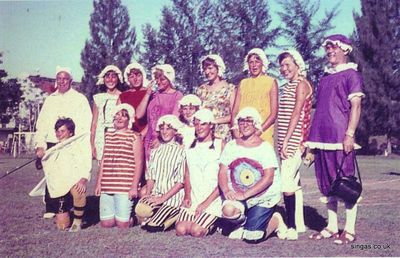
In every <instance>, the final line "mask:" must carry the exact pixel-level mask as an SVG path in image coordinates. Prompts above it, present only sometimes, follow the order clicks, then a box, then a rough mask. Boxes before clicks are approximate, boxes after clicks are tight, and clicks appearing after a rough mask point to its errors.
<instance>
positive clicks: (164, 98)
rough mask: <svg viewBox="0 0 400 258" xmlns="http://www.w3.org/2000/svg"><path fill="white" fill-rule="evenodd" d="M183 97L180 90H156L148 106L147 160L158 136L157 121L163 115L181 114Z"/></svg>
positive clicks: (145, 147)
mask: <svg viewBox="0 0 400 258" xmlns="http://www.w3.org/2000/svg"><path fill="white" fill-rule="evenodd" d="M182 97H183V94H182V93H181V92H180V91H175V92H174V93H160V92H156V93H155V94H154V95H153V96H152V98H151V100H150V102H149V105H148V106H147V125H148V130H147V134H146V138H145V139H144V149H145V156H146V160H149V157H150V143H151V141H152V140H153V139H155V138H157V135H158V134H157V132H156V126H157V121H158V119H159V118H160V117H162V116H163V115H168V114H172V115H176V116H178V115H179V103H178V102H179V100H180V99H181V98H182Z"/></svg>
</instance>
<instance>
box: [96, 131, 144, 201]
mask: <svg viewBox="0 0 400 258" xmlns="http://www.w3.org/2000/svg"><path fill="white" fill-rule="evenodd" d="M136 137H137V136H136V134H135V133H134V132H133V131H126V132H120V131H116V132H106V135H105V145H104V154H103V174H102V177H101V192H102V193H107V194H128V192H129V189H130V188H131V186H132V181H133V176H134V172H135V156H134V154H133V144H134V142H135V140H136Z"/></svg>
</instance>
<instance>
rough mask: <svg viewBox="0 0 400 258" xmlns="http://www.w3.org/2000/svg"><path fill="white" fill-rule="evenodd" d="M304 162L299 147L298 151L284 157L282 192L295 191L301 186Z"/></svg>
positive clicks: (282, 164)
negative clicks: (301, 172)
mask: <svg viewBox="0 0 400 258" xmlns="http://www.w3.org/2000/svg"><path fill="white" fill-rule="evenodd" d="M301 163H302V159H301V152H300V150H299V149H298V150H297V151H296V153H295V154H294V155H293V156H292V157H290V158H288V159H282V163H281V181H282V192H284V193H293V192H296V191H297V190H299V189H300V188H301V187H300V171H299V169H300V166H301Z"/></svg>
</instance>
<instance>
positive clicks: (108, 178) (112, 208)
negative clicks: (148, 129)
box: [95, 104, 143, 228]
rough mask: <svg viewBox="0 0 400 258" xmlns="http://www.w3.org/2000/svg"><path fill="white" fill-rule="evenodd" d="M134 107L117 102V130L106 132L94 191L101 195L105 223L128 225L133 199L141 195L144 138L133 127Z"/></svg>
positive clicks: (102, 220) (115, 125)
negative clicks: (139, 188)
mask: <svg viewBox="0 0 400 258" xmlns="http://www.w3.org/2000/svg"><path fill="white" fill-rule="evenodd" d="M134 117H135V111H134V109H133V108H132V106H130V105H129V104H120V105H118V106H116V109H115V116H114V129H115V130H116V131H115V132H106V135H105V145H104V155H103V158H102V160H101V165H100V172H99V176H98V179H97V185H96V190H95V194H96V195H97V196H100V223H101V226H102V227H107V228H108V227H113V226H115V225H116V226H117V227H119V228H128V227H129V226H130V224H131V212H132V205H133V201H132V200H133V199H134V198H137V197H138V187H139V180H140V177H141V175H142V162H143V161H142V160H143V142H142V138H141V137H140V135H139V133H136V132H134V131H132V130H131V128H130V125H131V124H132V123H133V120H134Z"/></svg>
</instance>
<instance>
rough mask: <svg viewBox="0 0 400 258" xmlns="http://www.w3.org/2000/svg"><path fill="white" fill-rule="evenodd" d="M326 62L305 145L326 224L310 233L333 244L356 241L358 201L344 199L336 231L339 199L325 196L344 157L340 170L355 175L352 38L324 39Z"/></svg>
mask: <svg viewBox="0 0 400 258" xmlns="http://www.w3.org/2000/svg"><path fill="white" fill-rule="evenodd" d="M323 47H324V48H325V53H326V58H327V59H328V62H329V66H328V67H326V68H325V75H324V76H323V77H322V78H321V80H320V82H319V85H318V88H317V105H316V111H315V114H314V119H313V121H312V124H311V131H310V136H309V139H308V142H307V143H306V146H308V147H310V148H311V149H314V152H315V175H316V177H317V182H318V187H319V190H320V192H321V193H322V195H324V197H323V198H321V201H323V202H324V203H326V205H327V209H328V225H327V226H326V228H324V229H323V230H322V231H321V232H317V233H315V234H312V235H311V236H310V239H314V240H320V239H326V238H333V239H334V242H335V243H336V244H347V243H351V242H354V241H355V238H356V237H355V222H356V216H357V203H356V204H350V203H346V202H345V207H346V225H345V228H344V230H343V233H342V234H340V235H339V233H338V232H339V230H338V222H337V206H338V199H337V198H335V197H331V196H329V197H328V192H329V189H330V187H331V184H332V183H333V181H334V180H335V178H336V176H337V172H336V171H337V168H338V167H339V166H340V164H341V163H342V161H343V166H342V169H343V174H344V175H345V176H350V175H354V173H355V167H354V155H355V154H354V151H353V150H354V148H357V147H359V146H358V145H357V144H356V143H355V141H354V134H355V131H356V128H357V125H358V122H359V119H360V113H361V98H363V97H364V93H363V92H362V78H361V76H360V74H359V73H358V72H357V64H354V63H350V62H348V54H349V53H350V52H351V51H352V46H351V41H350V40H349V39H348V38H347V37H345V36H343V35H340V34H336V35H331V36H329V37H327V38H326V40H325V41H324V43H323Z"/></svg>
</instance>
